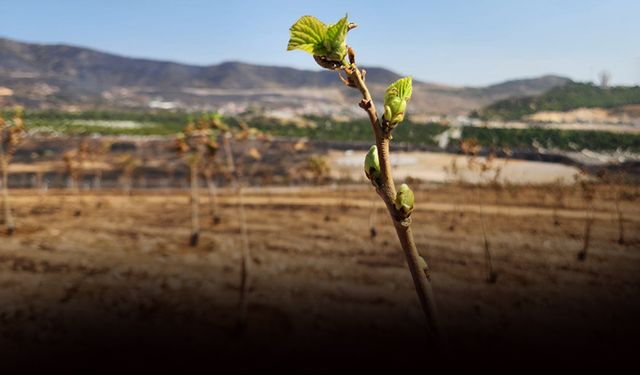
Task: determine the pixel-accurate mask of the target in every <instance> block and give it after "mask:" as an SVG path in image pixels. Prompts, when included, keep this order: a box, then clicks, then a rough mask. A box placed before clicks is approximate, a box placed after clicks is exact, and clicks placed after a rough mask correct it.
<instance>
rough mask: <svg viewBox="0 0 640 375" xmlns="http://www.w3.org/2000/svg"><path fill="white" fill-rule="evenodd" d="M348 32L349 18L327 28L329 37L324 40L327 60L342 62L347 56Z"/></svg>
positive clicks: (345, 17) (344, 18)
mask: <svg viewBox="0 0 640 375" xmlns="http://www.w3.org/2000/svg"><path fill="white" fill-rule="evenodd" d="M347 31H349V22H348V21H347V16H344V17H343V18H341V19H340V21H338V22H337V23H335V24H333V25H330V26H329V27H328V28H327V37H326V39H325V40H324V47H325V49H326V50H327V52H328V54H327V56H326V57H327V59H329V60H332V61H340V62H341V61H342V60H343V59H344V57H345V56H346V55H347V42H346V40H347Z"/></svg>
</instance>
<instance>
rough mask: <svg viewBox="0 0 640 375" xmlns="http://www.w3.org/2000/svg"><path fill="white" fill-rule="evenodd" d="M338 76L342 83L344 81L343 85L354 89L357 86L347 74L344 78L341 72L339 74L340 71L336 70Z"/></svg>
mask: <svg viewBox="0 0 640 375" xmlns="http://www.w3.org/2000/svg"><path fill="white" fill-rule="evenodd" d="M338 78H340V80H341V81H342V83H344V85H345V86H347V87H353V88H354V89H355V88H358V87H357V86H356V84H355V83H354V82H353V80H352V79H351V78H350V77H349V76H347V78H344V77H343V76H342V74H341V73H340V72H338Z"/></svg>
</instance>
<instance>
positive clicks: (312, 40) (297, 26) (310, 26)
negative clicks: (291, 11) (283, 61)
mask: <svg viewBox="0 0 640 375" xmlns="http://www.w3.org/2000/svg"><path fill="white" fill-rule="evenodd" d="M289 30H290V31H291V38H290V39H289V45H288V46H287V51H291V50H294V49H300V50H303V51H306V52H309V53H310V54H312V55H324V54H326V51H325V48H324V45H323V42H324V40H325V39H326V37H327V25H325V24H324V23H323V22H322V21H320V20H319V19H317V18H315V17H313V16H302V17H300V19H299V20H297V21H296V23H294V24H293V26H291V28H290V29H289Z"/></svg>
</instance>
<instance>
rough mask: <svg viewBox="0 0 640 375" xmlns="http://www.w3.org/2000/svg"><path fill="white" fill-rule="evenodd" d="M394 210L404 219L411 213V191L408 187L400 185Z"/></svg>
mask: <svg viewBox="0 0 640 375" xmlns="http://www.w3.org/2000/svg"><path fill="white" fill-rule="evenodd" d="M395 205H396V208H397V209H398V210H399V211H400V212H402V214H403V215H404V216H405V217H406V216H409V215H410V214H411V212H412V211H413V191H412V190H411V189H410V188H409V185H407V184H402V185H400V189H398V192H397V193H396V201H395Z"/></svg>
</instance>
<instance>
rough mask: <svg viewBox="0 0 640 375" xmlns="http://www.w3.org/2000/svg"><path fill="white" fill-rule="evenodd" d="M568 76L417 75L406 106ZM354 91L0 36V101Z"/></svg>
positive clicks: (91, 103) (322, 78)
mask: <svg viewBox="0 0 640 375" xmlns="http://www.w3.org/2000/svg"><path fill="white" fill-rule="evenodd" d="M365 69H366V70H367V75H366V78H367V83H368V85H369V87H370V89H371V91H372V92H373V94H374V96H376V97H379V98H381V97H382V94H383V92H384V89H385V87H386V86H387V85H388V84H389V83H391V82H393V81H395V80H396V79H398V78H400V75H399V74H397V73H395V72H393V71H390V70H387V69H384V68H376V67H368V68H367V67H365ZM570 81H571V80H570V79H568V78H564V77H559V76H552V75H548V76H542V77H537V78H530V79H520V80H512V81H506V82H503V83H499V84H495V85H490V86H485V87H456V86H448V85H444V84H436V83H430V82H421V81H414V94H413V98H412V102H411V109H412V111H413V112H415V113H432V114H449V115H456V114H466V113H468V112H470V111H472V110H476V109H479V108H480V107H482V106H484V105H487V104H490V103H492V102H494V101H497V100H501V99H505V98H510V97H518V96H527V95H538V94H541V93H543V92H545V91H547V90H550V89H552V88H554V87H557V86H562V85H565V84H567V83H568V82H570ZM357 94H358V93H357V92H356V91H355V90H348V89H347V88H345V87H343V85H342V83H341V82H340V81H339V80H338V78H337V77H336V73H335V72H331V71H312V70H301V69H293V68H287V67H278V66H263V65H252V64H246V63H241V62H224V63H221V64H217V65H209V66H197V65H188V64H180V63H175V62H167V61H158V60H148V59H139V58H130V57H124V56H119V55H115V54H110V53H105V52H100V51H97V50H93V49H89V48H82V47H76V46H70V45H63V44H55V45H44V44H33V43H22V42H18V41H15V40H11V39H6V38H0V105H12V104H22V105H25V106H27V107H28V108H57V109H70V108H86V107H95V106H99V107H109V108H137V109H139V108H149V107H152V108H154V107H159V108H183V109H192V110H195V109H216V108H224V109H226V110H228V111H236V112H240V111H245V110H249V109H263V110H264V109H267V110H270V111H287V110H288V111H294V112H296V113H308V114H326V113H340V112H345V113H349V111H353V110H354V108H355V110H357V106H354V105H353V102H354V100H355V98H356V97H357ZM325 112H326V113H325Z"/></svg>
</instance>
